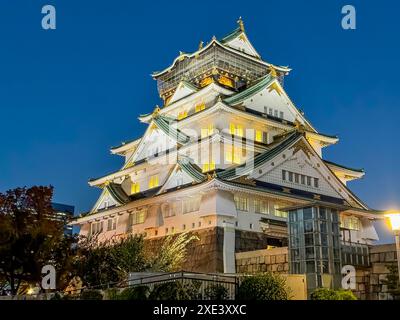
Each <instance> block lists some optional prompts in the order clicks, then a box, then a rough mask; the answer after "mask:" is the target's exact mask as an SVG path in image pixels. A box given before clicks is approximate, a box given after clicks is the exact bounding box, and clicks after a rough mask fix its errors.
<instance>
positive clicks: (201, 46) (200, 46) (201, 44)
mask: <svg viewBox="0 0 400 320" xmlns="http://www.w3.org/2000/svg"><path fill="white" fill-rule="evenodd" d="M203 44H204V42H203V41H200V43H199V50H201V49H203Z"/></svg>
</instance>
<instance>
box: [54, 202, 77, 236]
mask: <svg viewBox="0 0 400 320" xmlns="http://www.w3.org/2000/svg"><path fill="white" fill-rule="evenodd" d="M52 206H53V209H54V210H55V211H56V214H57V217H59V219H60V220H63V221H65V220H67V221H68V220H70V219H71V218H72V217H73V216H74V212H75V207H74V206H70V205H66V204H61V203H55V202H53V203H52ZM64 234H65V235H72V226H71V225H68V224H66V225H65V226H64Z"/></svg>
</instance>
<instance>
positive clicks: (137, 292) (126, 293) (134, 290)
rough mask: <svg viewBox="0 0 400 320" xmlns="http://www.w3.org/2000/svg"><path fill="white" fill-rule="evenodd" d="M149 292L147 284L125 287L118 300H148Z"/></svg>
mask: <svg viewBox="0 0 400 320" xmlns="http://www.w3.org/2000/svg"><path fill="white" fill-rule="evenodd" d="M148 294H149V288H148V287H147V286H137V287H131V288H126V289H124V290H123V291H122V292H121V293H120V294H118V295H117V297H116V298H117V300H146V299H147V297H148Z"/></svg>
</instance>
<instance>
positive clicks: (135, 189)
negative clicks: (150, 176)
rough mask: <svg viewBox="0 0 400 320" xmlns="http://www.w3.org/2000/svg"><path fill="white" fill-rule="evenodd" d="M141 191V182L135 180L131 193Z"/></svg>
mask: <svg viewBox="0 0 400 320" xmlns="http://www.w3.org/2000/svg"><path fill="white" fill-rule="evenodd" d="M138 192H140V183H139V182H134V183H132V184H131V194H135V193H138Z"/></svg>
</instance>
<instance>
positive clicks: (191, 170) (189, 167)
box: [178, 159, 206, 182]
mask: <svg viewBox="0 0 400 320" xmlns="http://www.w3.org/2000/svg"><path fill="white" fill-rule="evenodd" d="M178 163H179V166H180V167H181V168H182V170H183V171H185V172H186V173H187V174H188V175H189V176H190V177H192V178H193V179H194V180H195V181H196V182H202V181H204V180H205V179H206V176H205V174H203V173H202V172H201V170H200V168H199V167H198V166H197V165H196V164H194V163H192V162H190V161H188V160H186V159H182V160H178Z"/></svg>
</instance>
